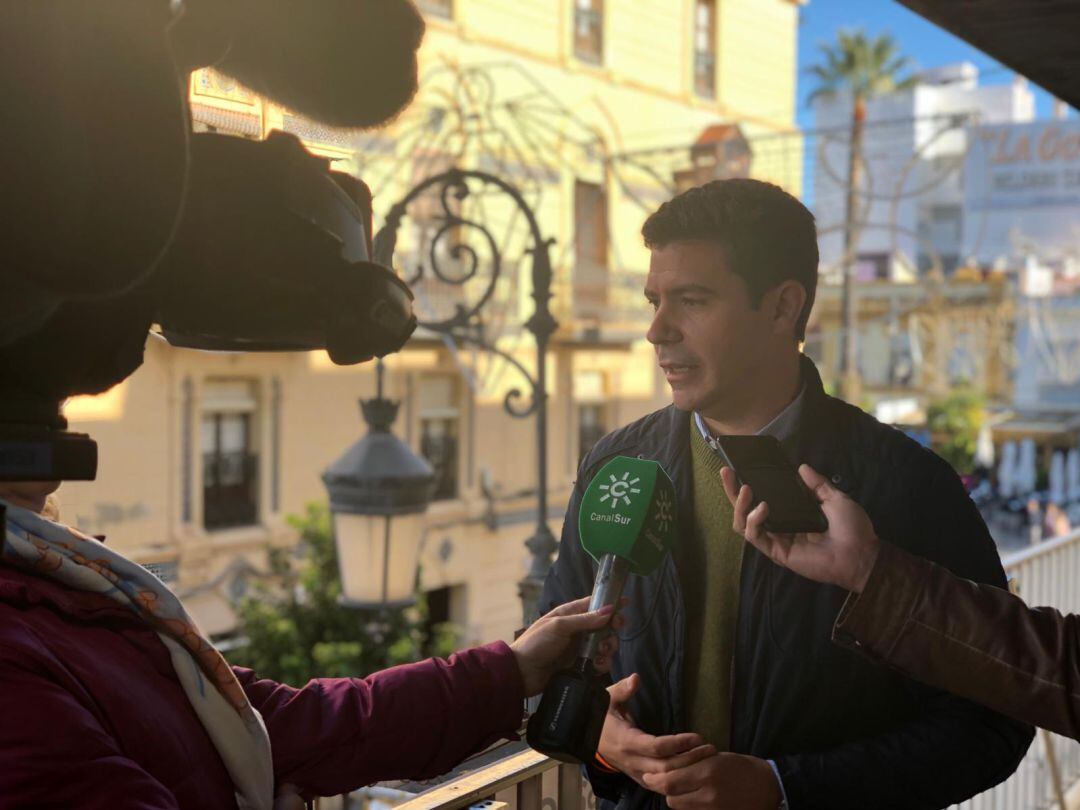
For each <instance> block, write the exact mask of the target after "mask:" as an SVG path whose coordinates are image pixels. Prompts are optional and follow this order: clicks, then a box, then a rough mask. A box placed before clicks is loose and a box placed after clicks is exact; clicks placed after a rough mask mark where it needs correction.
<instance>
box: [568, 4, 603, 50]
mask: <svg viewBox="0 0 1080 810" xmlns="http://www.w3.org/2000/svg"><path fill="white" fill-rule="evenodd" d="M574 56H576V57H577V58H578V59H582V60H584V61H586V62H594V63H596V64H600V63H601V62H603V61H604V0H574Z"/></svg>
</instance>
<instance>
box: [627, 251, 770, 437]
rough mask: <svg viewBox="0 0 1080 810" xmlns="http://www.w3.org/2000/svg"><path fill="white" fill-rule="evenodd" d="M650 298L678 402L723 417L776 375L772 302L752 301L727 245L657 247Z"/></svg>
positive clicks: (656, 337)
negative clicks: (772, 373) (765, 378)
mask: <svg viewBox="0 0 1080 810" xmlns="http://www.w3.org/2000/svg"><path fill="white" fill-rule="evenodd" d="M645 297H646V299H648V301H649V303H650V304H651V305H652V307H653V310H654V312H655V314H654V315H653V321H652V325H651V326H650V327H649V331H648V332H647V333H646V335H645V336H646V338H647V339H648V340H649V342H650V343H652V344H653V345H654V346H655V347H656V356H657V360H658V361H659V364H660V368H661V369H663V371H664V375H665V376H666V377H667V381H668V383H669V384H670V385H671V391H672V399H673V401H674V403H675V407H677V408H679V409H680V410H683V411H695V410H696V411H699V412H701V413H702V414H703V415H704V416H715V417H716V418H722V417H723V416H725V415H727V413H728V409H729V408H730V405H731V403H732V402H740V401H742V400H744V399H745V397H746V394H747V393H748V392H750V391H752V390H753V389H754V388H755V385H754V382H755V379H757V378H760V376H761V375H762V374H763V373H768V366H769V363H768V359H769V357H770V355H771V353H772V352H773V351H774V350H775V347H776V346H777V340H776V334H775V330H774V328H773V327H774V324H773V322H772V319H771V318H770V317H769V316H768V314H767V312H768V310H769V307H767V306H760V307H757V308H754V307H752V306H751V299H750V292H749V289H748V288H747V286H746V282H745V281H743V280H742V278H740V277H739V276H737V275H735V273H733V272H732V271H731V270H730V268H729V267H728V263H727V260H726V259H725V257H724V252H723V249H722V248H721V247H720V246H719V245H716V244H713V243H710V242H698V241H694V242H673V243H671V244H669V245H666V246H664V247H662V248H657V249H655V250H653V251H652V260H651V261H650V263H649V275H648V278H647V279H646V281H645Z"/></svg>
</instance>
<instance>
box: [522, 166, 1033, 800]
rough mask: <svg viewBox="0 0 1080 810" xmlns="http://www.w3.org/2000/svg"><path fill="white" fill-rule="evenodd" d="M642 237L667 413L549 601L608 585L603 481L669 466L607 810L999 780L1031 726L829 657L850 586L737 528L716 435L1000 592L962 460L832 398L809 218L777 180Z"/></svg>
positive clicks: (606, 752) (641, 437)
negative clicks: (615, 486)
mask: <svg viewBox="0 0 1080 810" xmlns="http://www.w3.org/2000/svg"><path fill="white" fill-rule="evenodd" d="M642 233H643V235H644V237H645V243H646V245H647V246H648V247H649V248H650V249H651V251H652V258H651V262H650V267H649V275H648V278H647V281H646V286H645V297H646V298H647V299H648V301H649V303H650V304H651V305H652V307H653V310H654V316H653V321H652V324H651V326H650V328H649V331H648V333H647V335H646V336H647V338H648V340H649V341H650V342H651V343H652V344H653V345H654V346H655V347H656V352H657V359H658V362H659V365H660V367H661V369H663V372H664V374H665V376H666V378H667V381H668V383H669V384H670V385H671V389H672V397H673V404H672V405H670V406H668V407H666V408H664V409H662V410H659V411H656V412H654V413H652V414H649V415H648V416H645V417H644V418H642V419H640V420H638V421H636V422H634V423H632V424H630V425H628V426H626V427H623V428H621V429H619V430H616V431H615V432H614V433H611V434H609V435H608V436H606V437H604V439H602V440H601V441H600V442H599V443H598V444H597V445H596V447H595V448H594V449H593V450H592V451H591V452H590V453H589V455H588V456H587V457H586V459H585V460H584V462H583V463H582V466H581V469H580V470H579V477H578V483H577V486H576V487H575V489H574V492H573V495H572V496H571V499H570V504H569V507H568V509H567V514H566V520H565V522H564V528H563V536H562V540H561V545H560V552H559V557H558V560H557V561H556V563H555V565H554V566H553V567H552V569H551V572H550V574H549V575H548V579H547V582H546V584H545V588H544V594H543V597H542V599H541V603H540V604H541V609H546V607H547V606H549V605H555V604H558V603H561V602H564V601H566V600H568V599H572V598H575V597H578V596H582V595H584V594H587V593H588V592H589V590H590V588H591V586H592V581H593V574H594V571H593V565H592V562H591V560H590V558H589V557H588V555H587V554H585V553H584V552H583V551H582V549H581V544H580V542H579V539H578V536H577V525H578V508H579V506H580V503H581V497H582V493H583V492H584V489H585V486H586V485H587V484H588V482H589V480H590V478H591V477H592V475H593V474H594V473H595V471H596V470H597V469H599V467H600V466H601V465H602V464H603V463H604V462H605V461H606V460H608V459H609V458H611V457H612V456H614V455H625V456H637V457H639V458H647V459H654V460H656V461H658V462H659V463H660V464H661V465H662V466H663V467H664V469H665V470H666V471H667V472H668V474H669V475H670V476H671V477H672V479H673V480H674V482H675V487H676V492H677V495H678V500H679V507H680V508H679V515H680V521H681V524H680V531H679V533H678V536H677V537H678V539H677V541H676V547H675V549H674V552H673V554H671V555H669V557H668V559H667V560H666V562H665V564H664V565H662V566H661V567H660V568H659V569H658V570H657V571H656V572H654V573H653V574H651V575H649V576H647V577H636V578H634V579H633V581H631V582H630V583H628V585H627V594H628V595H629V597H630V600H631V602H630V603H631V605H632V606H633V607H632V609H631V610H630V611H628V613H627V620H628V621H627V624H626V626H625V628H624V629H623V630H622V631H621V633H620V640H619V643H620V647H619V652H618V654H617V656H616V658H615V661H614V665H613V667H612V674H613V675H614V676H616V677H621V678H624V680H623V681H620V682H619V683H617V684H616V685H615V686H614V687H612V692H613V694H612V707H611V710H610V711H609V714H608V717H607V721H606V723H605V727H604V734H603V737H602V739H601V742H600V756H599V757H598V761H597V762H596V763H594V764H591V765H590V766H589V767H588V770H589V776H590V778H591V780H592V785H593V788H594V790H595V791H596V793H597V794H598V795H599V796H600V797H601V798H602V799H603V800H604V803H603V804H604V806H605V807H612V806H617V807H619V808H620V810H624V809H628V808H644V807H663V806H664V804H665V801H666V804H667V805H668V806H670V807H673V808H684V807H686V808H694V807H701V808H733V809H734V810H775V808H777V807H782V806H790V807H791V808H792V809H793V810H802V808H828V809H829V810H843V808H851V810H866V808H871V807H872V808H875V810H883V809H884V808H942V807H946V806H948V805H950V804H953V803H955V802H959V801H962V800H964V799H966V798H968V797H970V796H972V795H974V794H976V793H979V792H981V791H983V790H986V789H988V788H990V787H991V786H993V785H995V784H997V783H998V782H1001V781H1002V780H1004V779H1005V778H1006V777H1008V776H1009V774H1011V773H1012V772H1013V770H1015V768H1016V766H1017V764H1018V763H1019V761H1020V759H1021V758H1022V757H1023V755H1024V752H1025V751H1026V750H1027V747H1028V745H1029V744H1030V742H1031V739H1032V736H1033V731H1032V729H1031V728H1030V727H1028V726H1026V725H1023V724H1021V723H1018V722H1016V721H1014V720H1011V719H1008V718H1006V717H1003V716H1001V715H999V714H995V713H994V712H991V711H989V710H987V709H984V708H981V707H978V706H976V705H974V704H972V703H969V702H967V701H964V700H961V699H958V698H955V697H951V696H949V695H946V694H944V693H941V692H938V691H934V690H931V689H928V688H926V687H923V686H919V685H917V684H916V683H915V682H913V681H910V680H908V679H906V678H904V677H902V676H900V675H899V674H897V673H894V672H892V671H889V670H886V669H884V668H880V667H876V666H874V665H873V664H872V663H870V662H868V661H866V660H865V659H863V658H862V657H860V656H858V655H856V654H854V653H852V652H850V651H848V650H845V649H842V648H838V647H835V646H833V645H831V644H830V643H829V631H830V629H831V627H832V624H833V621H834V619H835V617H836V615H837V612H838V611H839V609H840V606H841V604H842V603H843V601H844V598H845V596H846V594H845V592H844V591H843V590H841V589H840V588H837V587H835V586H829V585H821V584H818V583H814V582H810V581H808V580H805V579H802V578H801V577H798V576H797V575H794V574H792V573H791V572H789V571H787V570H785V569H783V568H780V567H778V566H776V565H775V564H773V563H772V562H771V561H769V560H768V559H767V558H766V557H764V556H763V555H762V554H761V553H760V552H758V551H757V550H756V549H754V548H752V547H750V546H746V545H745V544H744V543H743V542H742V538H741V537H740V536H738V535H737V534H736V533H735V532H734V531H733V529H732V508H731V505H730V503H729V502H728V500H727V498H726V496H725V494H724V489H723V483H722V481H721V477H720V470H721V468H722V466H723V465H722V463H721V462H720V459H719V457H718V455H717V454H716V452H715V451H714V449H713V447H712V441H713V437H715V436H717V435H745V434H755V433H764V434H769V435H772V436H775V437H776V438H777V439H779V440H780V442H781V443H782V445H783V446H784V448H785V450H786V451H787V452H788V454H789V455H790V456H791V458H792V460H793V461H794V460H796V459H797V460H798V461H805V462H807V463H809V464H811V465H812V466H814V467H815V468H816V469H818V470H820V471H822V472H823V473H824V474H826V475H828V476H829V478H830V480H831V481H832V482H833V483H834V485H835V486H837V487H838V488H840V489H842V490H844V491H845V492H847V493H848V494H849V495H850V496H851V497H852V498H854V499H855V500H856V501H858V502H859V503H860V504H862V506H863V507H864V508H865V509H866V511H867V512H868V513H869V515H870V517H871V519H872V520H873V523H874V525H875V527H876V528H877V530H878V533H879V535H880V536H882V537H888V538H890V539H892V540H893V542H895V543H896V544H898V545H903V546H905V547H906V548H908V550H909V551H911V552H913V553H915V554H918V555H921V556H924V557H926V558H929V559H932V560H934V561H936V562H938V563H940V564H942V565H944V566H946V567H947V568H949V569H951V570H953V571H954V572H956V573H958V574H960V575H962V576H965V577H967V578H969V579H973V580H976V581H979V582H988V583H992V584H995V585H1004V584H1005V575H1004V572H1003V571H1002V568H1001V564H1000V562H999V560H998V557H997V553H996V550H995V547H994V544H993V541H992V540H991V538H990V536H989V534H988V533H987V530H986V527H985V526H984V525H983V523H982V521H981V519H980V517H979V515H978V512H977V511H976V510H975V508H974V506H973V505H972V503H971V501H970V500H969V499H968V498H967V496H966V494H965V492H964V489H963V486H962V485H961V483H960V481H959V479H958V478H957V476H956V474H955V473H954V472H953V471H952V469H951V468H950V467H949V466H948V464H946V463H945V462H944V461H942V460H941V459H940V458H938V457H937V456H936V455H934V454H933V453H931V452H930V451H928V450H925V449H923V448H921V447H920V446H919V445H917V444H916V443H915V442H913V441H911V440H910V439H908V438H907V437H905V436H904V435H903V434H902V433H900V432H898V431H896V430H893V429H892V428H889V427H887V426H884V425H881V424H880V423H878V422H877V421H876V420H874V419H873V418H872V417H871V416H869V415H867V414H865V413H864V412H862V411H861V410H859V409H858V408H856V407H853V406H851V405H848V404H846V403H844V402H841V401H839V400H837V399H834V398H832V397H830V396H827V395H826V394H825V391H824V389H823V386H822V382H821V378H820V376H819V375H818V372H817V369H816V368H815V367H814V364H813V363H812V362H811V361H810V360H809V359H808V358H806V357H805V356H803V355H802V354H801V352H800V349H799V347H800V343H801V342H802V341H803V340H804V338H805V330H806V323H807V320H808V318H809V314H810V309H811V307H812V305H813V300H814V293H815V291H816V287H817V265H818V251H817V238H816V232H815V226H814V219H813V215H812V214H811V213H810V212H809V211H808V210H807V209H806V208H805V207H804V206H803V205H802V204H801V203H800V202H799V201H798V200H796V199H795V198H794V197H792V196H791V195H789V194H787V193H786V192H784V191H783V190H781V189H780V188H778V187H776V186H773V185H770V184H768V183H762V182H759V181H755V180H721V181H716V182H712V183H709V184H707V185H705V186H702V187H700V188H695V189H692V190H690V191H687V192H685V193H684V194H681V195H679V196H678V197H676V198H674V199H673V200H671V201H670V202H667V203H665V204H664V205H662V206H661V207H660V209H659V210H658V211H656V212H655V213H654V214H653V215H652V216H650V217H649V219H648V220H647V221H646V223H645V225H644V228H643V229H642ZM630 673H636V674H635V675H633V676H630ZM627 676H629V677H627Z"/></svg>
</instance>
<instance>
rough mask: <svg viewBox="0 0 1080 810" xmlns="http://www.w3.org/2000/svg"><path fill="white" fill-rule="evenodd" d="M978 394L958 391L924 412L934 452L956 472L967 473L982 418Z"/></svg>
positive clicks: (981, 402)
mask: <svg viewBox="0 0 1080 810" xmlns="http://www.w3.org/2000/svg"><path fill="white" fill-rule="evenodd" d="M983 406H984V402H983V398H982V395H981V394H979V393H978V392H976V391H972V390H971V389H960V390H957V391H954V392H953V393H951V394H949V395H948V396H947V397H944V398H942V399H939V400H936V401H934V402H932V403H930V405H929V406H928V407H927V409H926V426H927V427H928V428H929V429H930V435H931V436H932V438H933V443H934V450H936V451H937V453H938V455H940V456H941V457H942V458H944V459H945V460H946V461H948V462H949V463H950V464H951V465H952V466H953V468H954V469H955V470H956V471H957V472H960V473H967V472H971V470H972V467H973V466H974V462H975V449H976V446H977V445H978V441H979V431H980V430H981V429H982V426H983V420H984V419H985V411H984V408H983Z"/></svg>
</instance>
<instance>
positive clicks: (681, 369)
mask: <svg viewBox="0 0 1080 810" xmlns="http://www.w3.org/2000/svg"><path fill="white" fill-rule="evenodd" d="M660 368H662V369H663V370H664V373H665V374H666V375H667V376H669V377H676V376H679V375H682V374H687V373H689V372H691V371H693V370H694V369H695V368H697V365H696V364H694V363H675V362H671V361H668V360H665V361H663V362H662V363H660Z"/></svg>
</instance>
